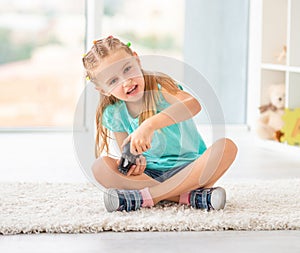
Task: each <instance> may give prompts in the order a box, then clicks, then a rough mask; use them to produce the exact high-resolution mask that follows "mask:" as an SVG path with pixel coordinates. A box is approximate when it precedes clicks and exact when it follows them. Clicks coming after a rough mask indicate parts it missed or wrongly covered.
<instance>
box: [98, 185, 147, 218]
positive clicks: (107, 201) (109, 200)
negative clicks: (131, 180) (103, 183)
mask: <svg viewBox="0 0 300 253" xmlns="http://www.w3.org/2000/svg"><path fill="white" fill-rule="evenodd" d="M142 204H143V198H142V194H141V192H140V191H139V190H117V189H107V190H106V191H105V192H104V205H105V208H106V210H107V211H108V212H114V211H126V212H130V211H136V210H138V209H140V208H141V206H142Z"/></svg>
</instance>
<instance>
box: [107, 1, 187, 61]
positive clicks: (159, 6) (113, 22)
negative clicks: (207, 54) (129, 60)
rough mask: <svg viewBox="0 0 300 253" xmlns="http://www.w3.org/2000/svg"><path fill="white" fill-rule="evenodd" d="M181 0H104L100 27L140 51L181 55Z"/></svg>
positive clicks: (147, 53)
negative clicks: (128, 42)
mask: <svg viewBox="0 0 300 253" xmlns="http://www.w3.org/2000/svg"><path fill="white" fill-rule="evenodd" d="M184 2H185V1H184V0H164V1H160V0H152V1H149V0H140V1H136V0H105V1H104V11H103V12H104V15H103V24H102V31H103V34H104V36H109V35H114V36H117V37H118V38H120V39H121V40H122V41H123V42H127V41H130V42H131V43H132V47H133V49H134V50H136V51H137V53H138V54H141V55H150V54H160V55H165V56H169V57H174V58H177V59H180V60H182V59H183V36H184Z"/></svg>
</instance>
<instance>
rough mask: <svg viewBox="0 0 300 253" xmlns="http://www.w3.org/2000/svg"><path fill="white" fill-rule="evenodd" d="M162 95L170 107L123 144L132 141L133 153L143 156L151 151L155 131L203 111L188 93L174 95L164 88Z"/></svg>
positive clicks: (137, 130)
mask: <svg viewBox="0 0 300 253" xmlns="http://www.w3.org/2000/svg"><path fill="white" fill-rule="evenodd" d="M162 94H163V96H164V98H165V99H166V101H167V102H168V103H169V104H170V106H169V107H168V108H166V109H165V110H163V111H161V112H160V113H158V114H156V115H154V116H152V117H150V118H148V119H146V120H145V121H144V122H143V123H142V124H141V125H140V126H139V128H138V129H136V131H135V132H133V133H132V134H131V135H129V136H128V138H126V139H125V141H124V142H123V145H124V144H126V143H127V142H128V141H130V140H131V152H132V153H136V154H141V153H143V152H145V151H147V150H148V149H150V148H151V140H152V136H153V133H154V131H155V130H157V129H160V128H164V127H167V126H170V125H173V124H175V123H178V122H182V121H185V120H187V119H190V118H192V117H193V116H195V115H196V114H197V113H198V112H200V111H201V105H200V103H199V102H198V100H197V99H196V98H194V97H193V96H192V95H191V94H189V93H187V92H184V91H182V90H179V91H178V92H177V93H176V94H175V95H172V94H170V93H169V92H167V91H166V90H165V89H163V88H162Z"/></svg>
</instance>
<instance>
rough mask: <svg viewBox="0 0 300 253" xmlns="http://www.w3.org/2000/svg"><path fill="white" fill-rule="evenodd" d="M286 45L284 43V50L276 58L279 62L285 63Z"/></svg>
mask: <svg viewBox="0 0 300 253" xmlns="http://www.w3.org/2000/svg"><path fill="white" fill-rule="evenodd" d="M286 50H287V49H286V45H283V47H282V51H281V52H280V54H279V55H277V56H276V57H277V58H276V60H277V62H278V63H284V62H285V59H286Z"/></svg>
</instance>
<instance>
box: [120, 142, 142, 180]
mask: <svg viewBox="0 0 300 253" xmlns="http://www.w3.org/2000/svg"><path fill="white" fill-rule="evenodd" d="M139 156H140V155H133V154H132V153H131V152H130V142H128V143H127V144H126V145H125V146H124V147H123V150H122V156H121V159H120V163H119V166H118V170H119V171H120V172H121V173H122V174H124V175H127V173H128V171H129V169H130V168H131V166H132V165H135V164H136V163H135V162H136V159H137V158H138V157H139Z"/></svg>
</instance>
